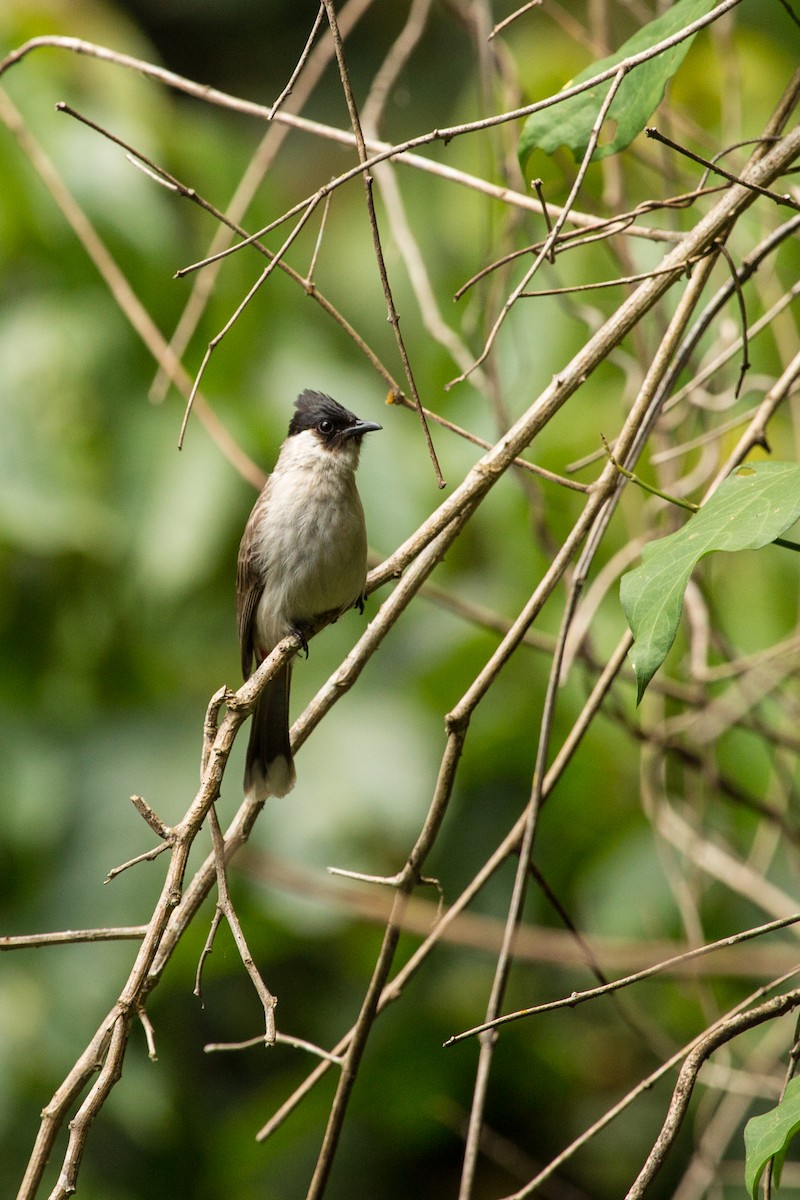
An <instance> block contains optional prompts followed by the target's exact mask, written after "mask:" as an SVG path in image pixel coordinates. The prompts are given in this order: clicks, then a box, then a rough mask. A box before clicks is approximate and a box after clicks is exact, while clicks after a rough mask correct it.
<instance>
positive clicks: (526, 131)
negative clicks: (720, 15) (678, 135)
mask: <svg viewBox="0 0 800 1200" xmlns="http://www.w3.org/2000/svg"><path fill="white" fill-rule="evenodd" d="M713 7H714V0H678V3H677V4H673V6H672V8H669V9H667V11H666V12H665V13H663V14H662V16H660V17H656V19H655V20H654V21H649V22H648V24H647V25H644V26H642V28H641V29H640V30H638V32H637V33H635V34H634V35H633V37H631V38H629V39H628V41H627V42H625V44H624V45H623V46H621V47H620V48H619V50H617V52H616V53H615V54H612V55H610V56H609V57H608V58H604V59H602V61H600V62H596V63H592V64H591V66H589V67H587V68H586V70H585V71H581V73H580V75H576V77H575V78H574V79H573V80H571V81H570V82H569V84H566V85H565V86H567V87H572V86H574V85H575V84H578V83H583V82H584V81H585V80H587V79H591V78H592V77H593V76H595V75H600V74H602V72H603V71H606V70H608V69H609V68H610V67H615V66H617V65H618V64H619V63H621V62H622V61H623V60H624V59H626V58H631V57H632V56H633V55H634V54H640V53H641V52H642V51H643V50H648V49H649V48H650V47H651V46H655V45H657V44H658V42H663V41H664V40H665V39H666V38H669V37H672V35H673V34H675V33H678V32H679V31H680V30H681V29H685V28H686V26H687V25H691V23H692V21H696V20H697V19H698V17H702V16H705V14H706V13H707V12H709V11H710V10H711V9H712V8H713ZM693 40H694V37H689V38H685V39H684V41H682V42H679V43H678V45H677V46H673V47H671V49H669V50H665V51H663V53H662V54H659V55H657V56H656V57H655V58H651V59H648V60H647V62H644V63H641V64H640V65H639V66H638V67H634V69H633V70H632V71H630V72H629V73H628V74H627V75H626V76H625V78H624V79H623V81H622V83H621V84H620V87H619V91H618V92H617V94H616V96H615V97H614V100H613V102H612V104H611V108H610V110H609V113H608V117H607V119H606V126H607V127H608V128H611V129H613V130H614V134H613V137H612V138H611V139H610V140H609V141H605V142H604V143H603V144H602V145H598V146H597V147H596V149H595V151H594V158H595V159H599V158H605V157H606V155H608V154H616V153H617V151H619V150H624V149H625V147H626V146H627V145H628V144H629V143H630V142H632V141H633V139H634V138H635V137H636V135H637V133H640V132H641V131H642V129H644V127H645V125H646V124H647V121H648V119H649V117H650V115H651V114H652V112H653V111H654V109H655V108H656V107H657V106H658V104H659V103H660V101H661V98H662V96H663V95H664V88H665V87H666V86H667V83H668V82H669V80H670V79H671V78H672V76H673V75H674V74H675V72H676V71H677V69H678V67H679V66H680V65H681V63H682V62H683V59H684V57H685V55H686V52H687V50H688V49H689V47H690V45H691V44H692V42H693ZM610 83H611V81H610V80H608V79H607V80H606V81H605V82H604V83H601V84H598V85H597V86H596V87H593V88H589V89H588V91H585V92H581V93H580V95H578V96H571V97H570V98H569V99H567V100H563V101H562V102H561V103H560V104H556V105H554V106H553V107H551V108H546V109H543V110H542V111H541V112H536V113H532V114H531V116H529V117H528V119H527V121H526V122H525V124H524V125H523V127H522V134H521V136H520V140H519V161H520V165H521V166H522V168H523V169H524V167H525V164H526V162H527V161H528V158H529V157H530V155H531V152H532V151H533V150H544V151H545V153H546V154H552V153H553V152H554V151H555V150H557V149H558V147H559V146H568V147H569V149H570V150H571V151H572V153H573V155H574V157H575V159H576V161H579V160H580V159H582V158H583V155H584V154H585V153H586V148H587V146H588V145H589V137H590V135H591V132H592V126H593V125H594V123H595V120H596V119H597V114H598V112H599V111H600V107H601V105H602V103H603V99H604V98H605V96H606V93H607V92H608V88H609V86H610ZM609 122H614V124H613V125H609Z"/></svg>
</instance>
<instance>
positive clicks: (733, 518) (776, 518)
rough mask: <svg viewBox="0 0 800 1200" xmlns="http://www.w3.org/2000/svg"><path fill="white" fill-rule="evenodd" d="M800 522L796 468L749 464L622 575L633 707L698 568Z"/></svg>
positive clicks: (670, 637)
mask: <svg viewBox="0 0 800 1200" xmlns="http://www.w3.org/2000/svg"><path fill="white" fill-rule="evenodd" d="M799 517H800V464H798V463H781V462H759V463H748V464H747V465H746V466H742V467H739V468H738V470H736V471H734V472H733V474H732V475H729V476H728V478H727V479H726V480H725V482H724V483H723V484H721V486H720V487H719V488H718V489H717V491H716V492H715V493H714V495H713V496H712V497H711V499H710V500H709V501H708V503H707V504H704V505H703V507H702V508H701V509H700V511H699V512H698V513H696V514H695V516H693V517H692V518H691V520H689V521H687V523H686V525H684V527H683V528H682V529H679V530H678V531H677V533H671V534H669V535H668V536H667V537H664V538H660V539H659V540H658V541H655V542H650V543H649V545H647V546H645V547H644V550H643V551H642V563H641V566H639V567H637V568H636V570H634V571H629V572H628V573H627V574H626V575H623V577H622V580H621V582H620V599H621V601H622V607H623V608H624V610H625V616H626V617H627V619H628V624H629V625H630V628H631V632H632V633H633V636H634V644H633V649H632V650H631V652H630V654H629V656H628V657H629V658H630V661H631V665H632V666H633V669H634V671H635V673H636V683H637V689H638V695H637V701H636V702H637V704H638V702H639V701H640V700H641V698H642V696H643V695H644V691H645V688H646V687H647V685H648V683H649V682H650V680H651V679H652V678H653V676H654V675H655V673H656V671H657V670H658V668H659V667H660V666H661V664H662V662H663V661H664V659H665V658H666V656H667V652H668V651H669V648H670V646H671V645H672V643H673V642H674V640H675V634H676V633H677V631H678V622H679V620H680V615H681V608H682V606H683V595H684V592H685V591H686V585H687V583H688V582H689V576H690V575H691V573H692V571H693V570H694V567H695V565H696V564H697V562H698V561H699V560H700V559H701V558H702V557H703V555H705V554H710V553H711V552H712V550H758V549H760V548H761V547H762V546H766V545H768V543H769V542H772V541H774V540H775V538H776V537H779V536H780V534H782V533H783V532H784V531H785V530H786V529H788V528H789V527H790V526H791V525H794V523H795V521H796V520H797V519H798V518H799Z"/></svg>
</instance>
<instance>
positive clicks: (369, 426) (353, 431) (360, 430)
mask: <svg viewBox="0 0 800 1200" xmlns="http://www.w3.org/2000/svg"><path fill="white" fill-rule="evenodd" d="M378 429H383V426H382V425H378V423H377V422H376V421H356V423H355V425H351V426H350V428H349V429H346V430H345V431H344V433H345V437H348V438H352V437H363V436H364V434H365V433H375V432H376V430H378Z"/></svg>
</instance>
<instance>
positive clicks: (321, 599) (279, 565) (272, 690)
mask: <svg viewBox="0 0 800 1200" xmlns="http://www.w3.org/2000/svg"><path fill="white" fill-rule="evenodd" d="M295 409H296V411H295V414H294V416H293V417H292V420H291V423H290V425H289V435H288V437H287V438H286V441H285V442H284V443H283V445H282V446H281V450H280V454H279V455H278V461H277V462H276V464H275V469H274V471H273V472H272V474H271V475H270V477H269V479H268V480H267V482H266V484H265V485H264V489H263V491H262V492H261V495H260V496H259V497H258V499H257V500H256V503H255V505H254V507H253V511H252V512H251V514H250V518H249V520H248V522H247V525H246V526H245V530H244V534H243V535H242V541H241V545H240V547H239V561H238V567H237V577H236V624H237V628H238V633H239V646H240V648H241V652H242V673H243V675H244V678H245V679H247V678H248V677H249V676H250V674H251V670H255V669H256V667H257V666H258V665H259V663H260V662H262V661H263V659H265V658H266V657H267V655H268V654H269V653H270V652H271V651H272V650H274V648H275V647H276V646H277V644H278V642H280V641H281V640H282V639H283V638H285V637H286V636H287V635H288V634H290V633H293V634H295V636H296V637H297V638H298V641H299V643H300V645H301V646H303V647H306V640H305V633H306V631H307V630H308V629H309V628H310V627H312V626H313V625H314V624H315V622H316V621H317V620H318V618H320V617H323V616H330V615H331V614H335V616H338V615H339V614H340V613H342V612H344V611H345V610H346V609H348V608H352V607H353V605H356V606H357V607H358V608H359V610H361V609H362V608H363V601H364V585H365V582H366V577H367V533H366V527H365V524H364V510H363V508H362V506H361V499H360V497H359V495H358V490H357V488H356V468H357V466H358V458H359V453H360V450H361V440H362V438H363V437H364V434H365V433H370V432H371V431H372V430H375V429H380V428H381V426H380V425H377V424H375V422H374V421H361V420H359V418H358V417H357V416H355V414H354V413H351V412H349V411H348V410H347V409H346V408H343V407H342V405H341V404H338V403H337V401H336V400H333V399H332V398H331V397H330V396H326V395H324V394H323V393H322V392H314V391H305V392H302V393H301V394H300V395H299V396H298V397H297V400H296V402H295ZM291 674H292V666H291V660H290V661H289V662H287V663H286V665H285V666H284V667H282V668H281V670H280V671H279V673H278V674H277V675H276V676H275V678H274V679H271V680H270V681H269V683H268V684H267V685H266V687H265V688H264V690H263V692H262V693H261V695H260V697H259V699H258V701H257V703H256V707H255V709H254V710H253V721H252V726H251V729H250V740H249V742H248V746H247V759H246V766H245V774H244V789H245V794H246V795H247V796H248V797H249V798H250V799H254V800H256V801H261V800H265V799H266V798H267V796H285V795H286V793H287V792H289V791H291V789H292V788H293V787H294V782H295V769H294V763H293V761H292V750H291V745H290V742H289V684H290V681H291Z"/></svg>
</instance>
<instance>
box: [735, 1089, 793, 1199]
mask: <svg viewBox="0 0 800 1200" xmlns="http://www.w3.org/2000/svg"><path fill="white" fill-rule="evenodd" d="M798 1129H800V1078H795V1079H790V1080H789V1083H788V1084H787V1087H786V1092H785V1094H784V1097H783V1099H782V1100H781V1102H780V1104H778V1105H776V1106H775V1108H773V1109H770V1111H769V1112H767V1113H762V1115H761V1116H760V1117H752V1118H751V1120H749V1121H748V1122H747V1124H746V1125H745V1127H744V1149H745V1160H744V1180H745V1184H746V1185H747V1190H748V1192H749V1193H750V1195H751V1196H752V1197H753V1200H755V1196H756V1189H757V1188H758V1182H759V1180H760V1178H761V1175H762V1173H763V1171H764V1168H765V1167H766V1165H767V1163H768V1162H769V1160H770V1159H771V1158H775V1184H776V1186H777V1185H778V1184H779V1183H780V1172H781V1167H782V1166H783V1160H784V1158H785V1157H786V1151H787V1149H788V1148H789V1142H790V1141H791V1140H792V1138H793V1137H794V1135H795V1134H796V1133H797V1130H798Z"/></svg>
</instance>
